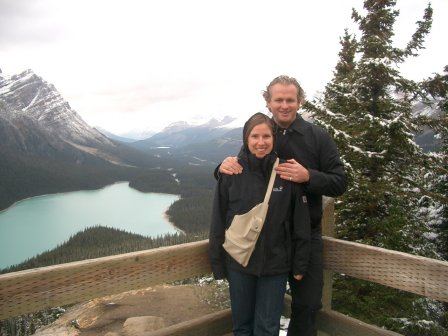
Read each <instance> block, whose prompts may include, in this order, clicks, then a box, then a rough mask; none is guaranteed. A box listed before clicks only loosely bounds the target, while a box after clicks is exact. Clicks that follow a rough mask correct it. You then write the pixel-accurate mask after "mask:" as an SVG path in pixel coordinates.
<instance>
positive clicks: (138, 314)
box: [35, 282, 228, 336]
mask: <svg viewBox="0 0 448 336" xmlns="http://www.w3.org/2000/svg"><path fill="white" fill-rule="evenodd" d="M227 295H228V294H227V288H226V287H225V286H222V285H220V284H219V283H216V282H213V283H212V284H207V285H204V284H201V283H197V284H188V285H160V286H155V287H149V288H145V289H141V290H135V291H130V292H126V293H121V294H118V295H112V296H108V297H103V298H98V299H94V300H91V301H88V302H85V303H81V304H77V305H75V306H73V307H71V308H69V309H67V311H66V312H65V313H64V314H63V315H62V316H61V317H60V318H59V319H58V320H57V321H55V322H54V323H53V324H51V325H49V326H46V327H43V328H41V329H39V330H38V331H37V333H35V335H37V336H49V335H52V336H127V335H135V333H136V331H137V330H139V331H145V330H146V331H149V330H151V329H153V330H155V329H158V328H161V327H166V326H170V325H173V324H177V323H180V322H183V321H187V320H191V319H194V318H197V317H200V316H204V315H206V314H209V313H212V312H216V311H218V310H220V309H224V308H226V307H228V306H227V305H228V296H227Z"/></svg>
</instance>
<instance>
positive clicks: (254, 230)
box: [222, 158, 279, 267]
mask: <svg viewBox="0 0 448 336" xmlns="http://www.w3.org/2000/svg"><path fill="white" fill-rule="evenodd" d="M278 162H279V159H278V158H277V159H276V160H275V163H274V166H273V167H272V172H271V178H270V179H269V184H268V189H267V190H266V195H265V196H264V201H263V202H262V203H259V204H257V205H256V206H254V207H253V208H252V209H251V210H250V211H249V212H246V213H245V214H242V215H235V217H233V220H232V223H231V224H230V227H229V228H228V229H227V230H226V233H225V240H224V244H222V246H223V247H224V249H225V250H226V251H227V253H228V254H230V255H231V256H232V258H233V259H235V260H236V261H238V262H239V263H240V264H241V265H243V266H244V267H246V266H247V264H248V263H249V259H250V256H251V255H252V252H253V251H254V249H255V245H256V244H257V239H258V236H259V235H260V232H261V229H262V228H263V224H264V221H265V218H266V214H267V212H268V205H269V198H270V197H271V192H272V188H273V186H274V180H275V175H276V172H275V168H276V167H277V166H278Z"/></svg>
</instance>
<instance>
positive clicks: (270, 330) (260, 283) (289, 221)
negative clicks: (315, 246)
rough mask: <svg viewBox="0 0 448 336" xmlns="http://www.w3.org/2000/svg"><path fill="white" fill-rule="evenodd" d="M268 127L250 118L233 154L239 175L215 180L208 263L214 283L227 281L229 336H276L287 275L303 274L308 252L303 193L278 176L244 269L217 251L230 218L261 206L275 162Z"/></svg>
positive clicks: (270, 124)
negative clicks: (238, 165)
mask: <svg viewBox="0 0 448 336" xmlns="http://www.w3.org/2000/svg"><path fill="white" fill-rule="evenodd" d="M274 127H275V126H274V123H273V122H272V121H271V119H269V117H267V116H266V115H264V114H263V113H256V114H254V115H253V116H252V117H250V118H249V120H248V121H247V122H246V123H245V125H244V129H243V147H242V149H241V152H240V153H239V155H238V160H239V163H240V164H241V165H242V166H243V172H242V174H238V175H222V176H220V178H219V180H218V183H217V186H216V190H215V198H214V202H213V212H212V223H211V227H210V247H209V248H210V250H209V255H210V262H211V267H212V271H213V275H214V277H215V279H224V278H227V280H228V281H229V290H230V300H231V308H232V319H233V334H234V335H235V336H241V335H251V336H252V335H256V336H262V335H263V336H264V335H266V336H267V335H270V336H274V335H275V336H278V334H279V329H280V317H281V312H282V307H283V300H284V295H285V291H286V281H287V277H288V273H289V272H290V271H291V270H292V272H293V274H294V277H295V278H296V279H298V280H300V279H301V277H302V275H303V274H305V272H306V268H307V264H308V258H309V253H310V219H309V214H308V206H307V204H306V197H305V196H304V192H303V188H302V186H301V185H300V184H297V183H291V182H289V181H286V180H283V179H281V178H279V177H278V176H277V177H276V179H275V182H274V187H273V189H272V193H271V197H270V200H269V210H268V213H267V216H266V220H265V223H264V225H263V229H262V231H261V233H260V236H259V238H258V241H257V244H256V247H255V250H254V252H253V253H252V256H251V258H250V260H249V263H248V265H247V266H246V267H243V266H242V265H240V264H239V263H238V262H237V261H235V260H234V259H233V258H232V257H231V256H230V255H228V254H227V252H226V251H225V250H224V248H223V247H222V244H223V242H224V235H225V230H226V229H227V228H228V227H229V226H230V223H231V222H232V219H233V217H234V216H235V215H239V214H243V213H246V212H248V211H249V210H250V209H251V208H253V207H254V206H255V205H257V204H259V203H261V202H262V201H263V198H264V196H265V193H266V189H267V185H268V183H269V178H270V175H271V171H272V166H273V164H274V162H275V160H276V155H275V154H274V153H273V151H272V150H273V147H274V134H275V130H274Z"/></svg>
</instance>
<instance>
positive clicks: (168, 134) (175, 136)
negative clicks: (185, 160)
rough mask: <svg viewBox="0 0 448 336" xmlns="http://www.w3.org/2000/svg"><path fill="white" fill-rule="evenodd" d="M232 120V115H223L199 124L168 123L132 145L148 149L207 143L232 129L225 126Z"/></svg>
mask: <svg viewBox="0 0 448 336" xmlns="http://www.w3.org/2000/svg"><path fill="white" fill-rule="evenodd" d="M234 120H235V118H232V117H224V118H223V119H222V120H218V119H215V118H212V119H210V120H209V121H207V122H206V123H204V124H201V125H190V124H189V123H188V122H186V121H179V122H176V123H172V124H170V125H168V126H167V127H165V128H164V129H163V131H162V132H159V133H157V134H155V135H153V136H152V137H150V138H148V139H145V140H141V141H137V142H134V143H133V144H132V146H133V147H135V148H138V149H143V150H148V149H151V148H155V147H171V148H178V147H185V146H188V145H191V144H197V143H208V142H209V141H211V140H213V139H217V138H220V137H221V136H223V135H224V134H226V133H227V132H229V131H230V130H231V129H233V128H234V126H232V127H227V125H229V124H231V123H232V122H233V121H234Z"/></svg>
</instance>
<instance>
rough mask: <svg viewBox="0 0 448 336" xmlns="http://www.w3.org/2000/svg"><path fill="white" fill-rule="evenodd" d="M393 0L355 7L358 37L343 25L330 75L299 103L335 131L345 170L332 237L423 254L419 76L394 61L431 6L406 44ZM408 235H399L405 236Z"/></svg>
mask: <svg viewBox="0 0 448 336" xmlns="http://www.w3.org/2000/svg"><path fill="white" fill-rule="evenodd" d="M395 4H396V1H392V0H389V1H379V0H366V1H365V2H364V9H365V10H366V13H367V14H366V15H365V16H361V15H360V14H359V13H358V12H357V11H356V10H353V14H352V18H353V19H354V21H355V22H356V23H358V25H359V29H360V32H361V38H360V40H359V41H357V40H356V38H355V37H353V36H352V35H350V34H348V32H347V31H346V32H345V35H344V37H343V38H342V39H341V45H342V48H341V52H340V53H339V62H338V64H337V65H336V68H335V72H334V77H333V79H332V80H331V82H330V83H329V84H328V85H327V86H326V88H325V92H324V93H323V95H322V96H321V97H319V98H316V99H315V100H314V101H312V102H310V103H308V104H307V105H306V106H305V108H307V109H308V110H310V111H311V112H312V115H313V116H314V118H315V120H316V122H317V123H319V124H320V125H322V126H324V127H325V128H327V129H328V130H329V131H330V133H332V134H333V136H334V138H335V140H336V142H337V144H338V146H339V150H340V151H341V157H342V159H343V160H344V162H345V163H346V166H347V170H348V172H349V176H350V179H349V181H350V185H349V190H348V192H347V193H346V194H345V195H344V196H343V197H342V198H341V201H342V202H343V203H342V204H341V205H340V206H339V208H338V218H339V221H338V223H339V225H338V236H339V237H340V238H344V239H348V240H352V241H360V242H364V243H367V244H372V245H375V246H380V247H386V248H390V249H394V250H400V251H404V252H411V253H416V252H417V251H418V253H423V254H425V255H427V254H428V253H430V249H427V250H425V251H422V250H421V247H422V246H423V245H424V242H425V239H424V237H425V235H424V233H425V231H426V230H427V229H426V228H425V227H424V226H422V225H420V222H419V212H418V211H417V205H418V202H419V199H420V197H421V192H422V191H423V190H425V188H424V183H423V175H424V174H423V172H424V171H425V170H427V169H428V168H429V165H428V164H427V162H428V158H427V157H426V155H425V154H424V153H423V151H422V150H421V148H420V147H419V146H418V145H417V144H416V143H415V141H414V135H415V133H417V132H418V131H419V124H418V123H417V121H416V120H415V118H414V117H413V115H412V104H413V102H414V100H415V99H416V96H417V92H418V85H417V83H415V82H413V81H411V80H408V79H406V78H404V77H403V76H402V75H401V74H400V71H399V68H398V66H399V65H400V64H401V63H403V62H404V61H405V60H406V59H407V58H408V57H411V56H417V55H418V50H419V49H421V48H423V42H424V37H425V35H426V34H428V33H429V30H430V27H431V22H432V8H431V6H430V5H428V7H427V8H426V10H425V14H424V17H423V20H422V21H419V22H417V29H416V31H415V33H414V34H413V36H412V37H411V40H410V42H409V43H408V44H407V46H406V47H405V48H404V49H399V48H396V47H394V46H393V43H392V42H393V41H392V37H393V35H394V33H393V26H394V23H395V21H396V18H397V16H398V15H399V12H398V10H394V6H395ZM404 237H405V238H406V239H403V238H404Z"/></svg>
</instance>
